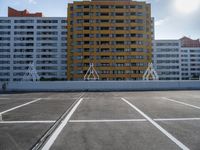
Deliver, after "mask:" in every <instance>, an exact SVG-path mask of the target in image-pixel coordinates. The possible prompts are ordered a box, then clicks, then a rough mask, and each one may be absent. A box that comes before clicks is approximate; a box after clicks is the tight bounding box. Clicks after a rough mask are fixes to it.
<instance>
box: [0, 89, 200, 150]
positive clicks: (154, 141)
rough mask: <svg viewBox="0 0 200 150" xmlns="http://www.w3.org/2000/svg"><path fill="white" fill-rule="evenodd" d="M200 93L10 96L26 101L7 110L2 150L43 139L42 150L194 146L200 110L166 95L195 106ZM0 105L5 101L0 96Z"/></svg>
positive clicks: (27, 146)
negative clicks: (32, 100)
mask: <svg viewBox="0 0 200 150" xmlns="http://www.w3.org/2000/svg"><path fill="white" fill-rule="evenodd" d="M36 95H37V96H39V97H42V99H41V100H38V101H36V102H33V103H30V104H29V102H30V99H28V98H30V97H35V98H39V97H37V96H36ZM177 95H178V96H177ZM198 95H199V91H152V92H151V91H148V92H88V93H82V92H79V93H78V92H77V93H65V92H52V93H51V92H47V93H45V92H43V93H34V94H33V95H32V94H31V93H28V94H27V93H26V94H23V95H21V97H20V96H19V95H18V97H16V98H13V96H6V97H7V98H9V99H7V100H13V103H11V104H12V107H11V108H10V107H9V109H12V108H13V107H14V108H15V107H17V106H20V105H22V103H20V104H19V103H14V101H15V100H16V101H19V100H17V99H18V98H21V100H22V99H23V98H25V99H26V100H25V101H23V104H24V103H28V104H27V105H24V106H22V107H19V108H16V109H13V110H11V111H8V112H6V113H5V114H3V120H2V121H0V132H1V133H3V134H2V135H1V136H0V141H1V142H0V149H2V148H1V146H2V147H3V148H4V149H17V148H18V149H23V148H24V149H31V148H32V147H34V148H35V149H38V147H36V146H37V145H38V143H39V141H40V144H41V146H40V147H39V149H45V150H46V149H58V150H62V149H72V150H76V149H83V150H84V149H85V150H90V149H91V150H93V149H95V150H96V149H97V150H98V149H104V150H110V149H116V150H117V149H120V150H126V149H141V150H143V149H153V150H160V149H172V150H173V149H175V150H176V149H177V150H178V149H184V150H187V149H195V150H196V149H198V148H199V143H200V141H199V139H200V133H199V132H198V131H199V130H200V126H199V123H200V110H199V109H197V108H195V107H192V106H189V105H185V104H182V103H178V102H175V101H170V100H167V99H164V98H163V97H166V98H173V99H175V98H176V99H175V100H177V101H181V100H184V103H187V104H191V105H194V106H197V105H196V104H197V103H198ZM185 99H186V100H185ZM190 99H191V101H189V100H190ZM21 100H20V102H22V101H21ZM34 100H35V99H34ZM192 101H195V102H196V101H197V103H192ZM7 102H8V103H10V102H9V101H7ZM190 102H191V103H190ZM1 104H6V99H4V100H3V99H0V107H1ZM3 107H5V106H3ZM3 107H2V108H3ZM197 107H198V106H197ZM61 116H62V117H61ZM52 127H55V128H52ZM49 131H51V132H49ZM47 133H48V135H47ZM45 135H47V136H45ZM17 137H19V138H17ZM24 137H27V138H24ZM44 137H45V138H44ZM41 139H43V140H41ZM41 141H42V142H41ZM5 147H6V148H5ZM21 147H23V148H21Z"/></svg>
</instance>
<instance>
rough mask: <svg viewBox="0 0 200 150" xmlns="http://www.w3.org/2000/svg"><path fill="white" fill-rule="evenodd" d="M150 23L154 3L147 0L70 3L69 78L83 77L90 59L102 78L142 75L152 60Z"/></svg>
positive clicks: (131, 78)
mask: <svg viewBox="0 0 200 150" xmlns="http://www.w3.org/2000/svg"><path fill="white" fill-rule="evenodd" d="M151 27H152V22H151V6H150V4H147V3H146V2H138V1H131V0H121V1H118V0H91V1H81V2H80V1H79V2H73V3H70V4H68V38H67V40H68V46H67V54H68V59H67V60H68V61H67V68H68V69H67V78H68V80H83V79H84V75H85V73H86V71H87V69H88V68H89V64H90V63H93V64H94V68H95V69H96V71H97V72H98V74H99V77H100V80H140V79H142V76H143V74H144V71H145V70H146V68H147V66H148V63H150V62H151V54H152V37H153V36H152V29H151Z"/></svg>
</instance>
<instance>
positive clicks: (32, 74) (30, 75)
mask: <svg viewBox="0 0 200 150" xmlns="http://www.w3.org/2000/svg"><path fill="white" fill-rule="evenodd" d="M39 80H40V76H39V75H38V73H37V70H36V68H35V65H34V63H30V66H29V68H28V70H27V72H25V74H24V76H23V79H22V81H33V82H36V81H39Z"/></svg>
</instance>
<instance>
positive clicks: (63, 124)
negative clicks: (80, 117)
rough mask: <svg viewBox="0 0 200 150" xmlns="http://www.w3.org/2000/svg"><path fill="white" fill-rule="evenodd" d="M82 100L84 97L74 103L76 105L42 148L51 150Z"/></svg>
mask: <svg viewBox="0 0 200 150" xmlns="http://www.w3.org/2000/svg"><path fill="white" fill-rule="evenodd" d="M82 100H83V98H81V99H80V100H79V101H78V102H77V103H76V105H74V107H73V108H72V109H71V111H70V112H69V113H68V115H67V116H66V117H65V118H64V120H63V121H62V123H61V124H60V125H59V126H58V128H56V130H55V131H54V132H53V134H52V135H51V137H50V138H49V140H48V141H47V142H46V143H45V145H44V146H43V148H42V150H49V149H50V148H51V146H52V145H53V143H54V141H55V140H56V138H57V137H58V135H59V134H60V132H61V131H62V130H63V128H64V127H65V126H66V124H67V123H68V121H69V119H70V118H71V116H72V114H73V113H74V112H75V110H76V109H77V108H78V106H79V104H80V103H81V102H82Z"/></svg>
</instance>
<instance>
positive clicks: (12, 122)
mask: <svg viewBox="0 0 200 150" xmlns="http://www.w3.org/2000/svg"><path fill="white" fill-rule="evenodd" d="M54 122H56V121H54V120H44V121H0V124H15V123H19V124H24V123H54Z"/></svg>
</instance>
